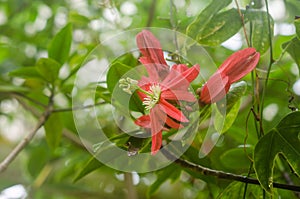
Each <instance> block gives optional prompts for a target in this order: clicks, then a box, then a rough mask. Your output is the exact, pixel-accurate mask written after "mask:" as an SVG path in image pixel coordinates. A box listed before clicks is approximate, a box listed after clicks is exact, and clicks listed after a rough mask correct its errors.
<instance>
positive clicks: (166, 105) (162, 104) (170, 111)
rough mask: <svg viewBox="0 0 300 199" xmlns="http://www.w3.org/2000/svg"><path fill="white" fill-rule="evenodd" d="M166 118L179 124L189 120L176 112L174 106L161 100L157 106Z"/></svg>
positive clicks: (178, 111) (179, 112)
mask: <svg viewBox="0 0 300 199" xmlns="http://www.w3.org/2000/svg"><path fill="white" fill-rule="evenodd" d="M157 105H158V106H159V107H160V108H161V109H162V110H163V111H164V112H165V113H167V115H168V116H170V117H172V118H174V119H175V120H178V121H180V122H188V121H189V120H188V119H187V118H186V117H185V116H184V115H183V113H182V112H181V111H180V110H178V109H177V108H176V107H175V106H173V105H172V104H170V103H169V102H167V101H166V100H164V99H163V98H161V99H160V101H159V103H158V104H157Z"/></svg>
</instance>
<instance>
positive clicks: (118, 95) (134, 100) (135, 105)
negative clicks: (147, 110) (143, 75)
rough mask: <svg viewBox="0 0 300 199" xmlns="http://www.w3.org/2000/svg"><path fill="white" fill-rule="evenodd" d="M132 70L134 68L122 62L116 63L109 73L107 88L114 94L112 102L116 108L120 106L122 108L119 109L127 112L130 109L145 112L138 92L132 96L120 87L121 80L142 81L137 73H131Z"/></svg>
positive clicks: (133, 71)
mask: <svg viewBox="0 0 300 199" xmlns="http://www.w3.org/2000/svg"><path fill="white" fill-rule="evenodd" d="M131 69H132V67H130V66H128V65H125V64H123V63H121V62H118V61H116V62H114V63H113V64H112V65H111V67H110V69H109V71H108V73H107V88H108V90H109V91H110V92H111V93H112V94H113V96H112V100H113V103H114V105H115V106H119V105H120V106H121V107H119V108H122V107H123V108H125V109H127V110H128V108H129V109H130V110H133V111H138V112H143V110H144V107H143V105H142V102H141V100H140V98H139V97H138V95H137V94H136V92H134V93H133V94H132V95H130V94H128V93H126V92H125V91H123V90H122V89H121V88H119V86H118V84H119V80H120V79H121V78H126V77H130V78H132V79H135V80H138V79H140V75H139V74H137V71H135V70H132V71H131ZM127 72H128V73H127ZM125 74H126V75H125ZM128 103H129V104H128ZM128 106H129V107H128Z"/></svg>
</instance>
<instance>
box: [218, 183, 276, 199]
mask: <svg viewBox="0 0 300 199" xmlns="http://www.w3.org/2000/svg"><path fill="white" fill-rule="evenodd" d="M244 192H245V183H242V182H232V183H230V184H229V185H228V186H227V187H226V189H224V190H223V191H222V192H221V193H220V195H219V196H218V199H235V198H243V197H244ZM262 194H263V191H262V188H261V187H260V186H257V185H252V184H248V185H247V191H246V192H245V196H246V197H245V198H251V199H261V198H262ZM264 198H265V199H272V198H280V197H279V196H278V194H277V191H275V192H274V194H273V195H266V196H265V197H264Z"/></svg>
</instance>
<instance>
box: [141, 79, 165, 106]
mask: <svg viewBox="0 0 300 199" xmlns="http://www.w3.org/2000/svg"><path fill="white" fill-rule="evenodd" d="M160 93H161V88H160V86H159V85H157V84H154V85H151V86H150V91H149V94H151V95H148V96H147V97H145V98H144V101H143V105H145V109H146V110H150V109H152V108H153V107H154V106H155V104H157V102H158V101H159V98H160Z"/></svg>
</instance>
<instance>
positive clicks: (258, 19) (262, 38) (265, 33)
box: [245, 10, 274, 54]
mask: <svg viewBox="0 0 300 199" xmlns="http://www.w3.org/2000/svg"><path fill="white" fill-rule="evenodd" d="M268 18H269V20H270V25H271V33H270V32H269V24H268ZM247 21H250V22H251V24H252V38H251V40H252V44H253V47H254V48H256V50H257V51H258V52H260V53H261V54H264V53H265V52H266V51H267V50H268V49H269V47H270V40H269V35H270V34H271V35H272V36H273V29H274V21H273V19H272V17H271V16H270V15H268V14H267V12H263V11H254V10H247V11H246V12H245V22H247Z"/></svg>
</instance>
